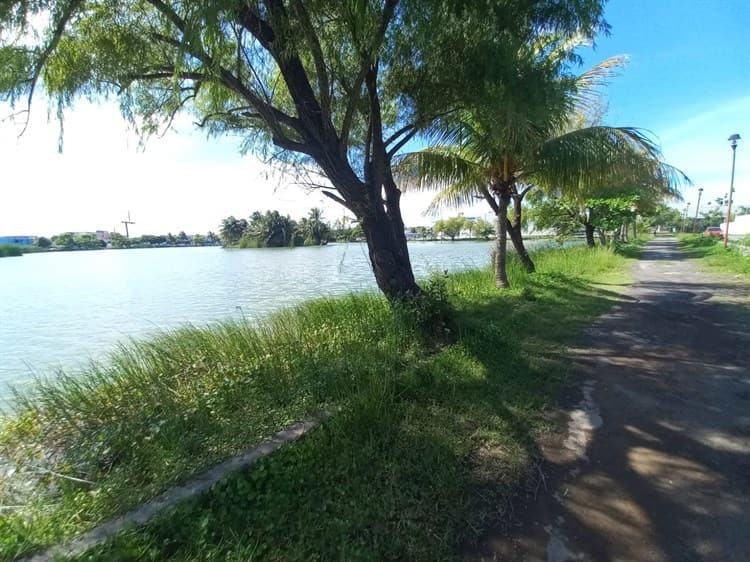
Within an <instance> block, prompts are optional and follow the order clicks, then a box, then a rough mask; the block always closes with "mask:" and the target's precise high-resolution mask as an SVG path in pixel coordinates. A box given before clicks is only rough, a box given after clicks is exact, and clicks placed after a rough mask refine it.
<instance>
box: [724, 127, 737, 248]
mask: <svg viewBox="0 0 750 562" xmlns="http://www.w3.org/2000/svg"><path fill="white" fill-rule="evenodd" d="M727 140H728V141H729V146H731V147H732V179H731V180H730V181H729V203H728V204H727V222H726V224H725V225H724V247H725V248H726V247H727V245H728V244H729V216H730V215H731V214H732V192H733V191H734V162H735V160H736V158H737V141H738V140H740V136H739V135H738V134H737V133H735V134H733V135H731V136H730V137H729V138H728V139H727Z"/></svg>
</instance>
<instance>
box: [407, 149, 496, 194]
mask: <svg viewBox="0 0 750 562" xmlns="http://www.w3.org/2000/svg"><path fill="white" fill-rule="evenodd" d="M482 168H483V167H482V165H481V164H480V163H477V162H475V161H473V160H471V159H470V158H467V151H465V150H462V149H461V148H460V147H454V146H433V147H429V148H425V149H423V150H420V151H418V152H411V153H409V154H405V155H404V156H402V157H401V158H400V159H399V160H398V162H396V163H395V164H394V173H395V174H394V175H395V177H396V179H397V181H399V183H400V184H401V186H402V188H403V189H405V190H412V191H435V190H438V189H443V188H446V187H448V186H450V185H453V184H455V183H457V182H468V183H476V182H477V179H478V178H483V180H484V179H486V174H485V173H484V170H483V169H482Z"/></svg>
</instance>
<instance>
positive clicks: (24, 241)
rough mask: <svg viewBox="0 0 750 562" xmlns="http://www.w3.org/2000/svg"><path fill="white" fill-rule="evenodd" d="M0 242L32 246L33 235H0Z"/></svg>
mask: <svg viewBox="0 0 750 562" xmlns="http://www.w3.org/2000/svg"><path fill="white" fill-rule="evenodd" d="M0 244H15V245H17V246H33V245H34V237H33V236H0Z"/></svg>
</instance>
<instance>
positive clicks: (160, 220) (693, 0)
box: [0, 0, 750, 235]
mask: <svg viewBox="0 0 750 562" xmlns="http://www.w3.org/2000/svg"><path fill="white" fill-rule="evenodd" d="M606 18H607V20H608V21H609V23H610V24H611V25H612V34H611V36H610V37H600V38H599V39H598V40H597V45H596V49H595V50H594V51H587V52H584V53H583V55H584V68H585V67H586V66H590V65H591V64H594V63H596V62H598V61H600V60H602V59H603V58H606V57H609V56H612V55H620V54H625V55H628V56H629V58H630V63H629V65H628V66H627V67H626V68H625V69H624V70H623V71H622V72H621V74H620V75H619V76H618V77H616V78H615V79H613V80H612V82H611V84H610V85H609V87H608V88H607V90H606V97H607V100H608V114H607V119H606V120H607V123H608V124H611V125H629V126H638V127H642V128H645V129H648V130H650V131H651V132H652V133H653V134H654V135H655V136H656V137H657V138H658V140H659V141H660V142H661V144H662V148H663V151H664V155H665V158H666V160H667V161H668V162H669V163H671V164H673V165H675V166H677V167H679V168H681V169H682V170H684V171H685V172H686V173H687V174H688V175H689V176H690V177H691V179H692V180H693V181H694V182H695V187H688V188H686V189H685V190H684V196H685V201H686V202H687V201H690V202H691V203H692V209H693V210H694V209H695V204H696V202H695V200H696V198H697V188H698V187H703V188H704V189H705V192H704V196H703V203H702V207H703V206H704V205H705V203H706V202H707V201H710V200H712V199H714V198H715V197H718V196H721V195H724V194H725V193H726V192H727V191H728V187H729V176H730V167H731V150H730V148H729V144H728V142H727V141H726V139H727V137H728V136H729V135H730V134H732V133H739V134H741V135H742V136H743V139H744V140H743V141H741V143H740V146H739V148H738V149H737V169H736V176H735V190H736V193H735V200H736V201H737V202H738V203H740V204H750V42H748V41H746V36H747V34H748V32H749V31H750V2H747V1H746V0H745V1H743V0H721V1H719V0H711V1H708V0H683V1H677V0H651V1H646V0H613V1H612V2H610V3H609V4H608V6H607V10H606ZM7 112H8V110H7V108H5V107H0V115H5V114H7ZM32 115H33V117H32V122H31V126H30V127H29V129H28V131H27V132H26V134H25V135H24V136H23V137H22V138H21V139H17V138H16V134H17V131H18V128H17V127H16V126H13V125H12V124H11V123H9V122H7V121H5V122H0V166H2V174H1V179H0V182H1V183H0V193H2V199H3V204H2V205H1V206H0V235H9V234H38V235H49V234H53V233H57V232H62V231H66V230H74V231H78V230H95V229H105V230H110V229H112V228H113V227H115V228H117V229H118V230H122V225H120V224H119V221H120V220H122V219H123V218H124V216H125V214H126V213H127V211H128V210H130V211H131V213H132V216H133V220H135V221H136V225H135V226H134V227H133V229H132V230H131V232H132V233H133V234H136V235H138V234H142V233H162V232H167V231H171V232H178V231H179V230H185V231H187V232H188V233H196V232H206V231H208V230H216V229H217V226H218V223H219V221H220V220H221V219H222V218H223V217H225V216H228V215H230V214H235V215H237V216H246V215H248V214H250V212H252V211H254V210H265V209H272V208H275V209H279V210H280V211H282V212H285V213H290V214H291V215H292V216H293V217H295V218H296V217H299V216H302V215H303V214H304V213H306V211H307V210H308V209H309V208H310V207H312V206H320V205H321V204H322V205H323V206H324V207H325V209H326V211H325V217H326V218H327V219H328V220H333V219H335V218H337V217H339V216H341V215H342V214H343V213H342V210H341V208H340V207H337V206H335V204H333V203H330V202H328V201H327V200H324V199H323V198H322V197H321V195H320V194H318V193H313V194H309V195H306V194H304V193H303V192H302V190H301V188H300V187H299V186H297V185H293V183H294V182H293V181H292V180H290V178H280V177H277V176H274V175H273V174H271V173H269V171H268V169H267V168H265V167H264V166H263V165H262V163H260V162H259V161H258V160H257V159H256V158H254V157H252V156H245V157H242V156H240V155H239V154H238V152H237V142H236V141H235V140H233V139H223V140H216V139H212V140H206V139H205V138H204V137H203V136H202V134H200V133H196V132H195V131H194V130H193V128H192V126H191V123H190V121H189V120H188V119H184V120H181V121H180V122H179V123H178V126H177V131H176V132H172V133H169V134H167V135H166V136H165V137H164V138H161V139H152V140H151V141H149V144H148V146H147V147H146V150H145V151H143V150H139V149H138V142H137V139H136V138H135V136H134V135H133V133H132V132H129V131H128V130H127V127H126V125H125V124H124V123H123V122H122V120H121V119H120V117H119V115H118V112H117V109H116V107H114V106H112V105H108V104H96V105H94V104H89V103H80V104H78V105H77V106H76V108H75V109H74V111H72V112H70V113H69V114H68V115H67V116H66V121H65V151H64V153H63V154H62V155H60V154H58V153H57V124H56V123H55V122H54V119H53V120H52V121H51V122H49V121H48V116H47V112H46V106H45V104H44V103H43V101H41V100H40V101H39V103H37V104H36V107H35V108H34V112H33V114H32ZM300 194H302V195H300ZM428 201H429V196H426V195H424V194H421V195H407V196H406V197H404V199H403V206H404V215H405V220H406V223H407V224H408V225H418V224H428V223H430V222H431V221H432V220H434V217H424V216H423V215H422V212H423V211H424V209H425V208H426V206H427V203H428ZM683 206H684V204H683ZM477 212H478V213H484V210H483V209H481V208H480V209H479V210H478V211H468V213H469V214H477ZM691 214H692V211H691Z"/></svg>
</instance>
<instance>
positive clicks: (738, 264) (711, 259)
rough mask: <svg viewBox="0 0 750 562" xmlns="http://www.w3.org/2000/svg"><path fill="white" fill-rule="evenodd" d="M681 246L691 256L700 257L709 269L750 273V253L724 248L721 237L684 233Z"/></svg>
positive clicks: (740, 273)
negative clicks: (744, 253)
mask: <svg viewBox="0 0 750 562" xmlns="http://www.w3.org/2000/svg"><path fill="white" fill-rule="evenodd" d="M680 247H681V248H682V251H683V252H684V253H686V254H687V255H688V256H689V257H691V258H696V259H700V260H701V264H703V265H705V266H706V267H707V268H708V269H712V270H715V271H722V272H726V273H734V274H739V275H743V276H746V275H750V255H743V254H742V253H741V252H740V251H739V250H738V249H737V248H732V247H729V248H724V245H723V242H722V240H721V239H720V238H716V237H714V236H703V235H700V234H697V235H696V234H690V235H684V236H681V237H680Z"/></svg>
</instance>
